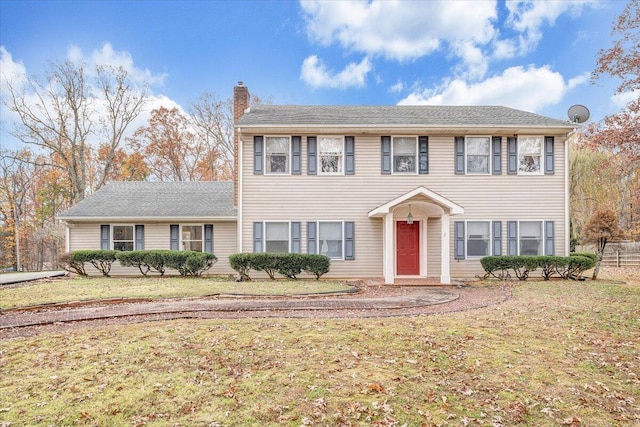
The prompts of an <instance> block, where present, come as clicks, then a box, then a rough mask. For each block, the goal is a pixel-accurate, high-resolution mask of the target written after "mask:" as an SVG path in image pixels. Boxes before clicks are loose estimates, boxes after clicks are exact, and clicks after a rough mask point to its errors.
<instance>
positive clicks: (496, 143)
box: [491, 136, 502, 175]
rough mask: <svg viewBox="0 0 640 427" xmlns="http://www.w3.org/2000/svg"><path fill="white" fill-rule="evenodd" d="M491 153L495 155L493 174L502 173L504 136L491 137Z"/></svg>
mask: <svg viewBox="0 0 640 427" xmlns="http://www.w3.org/2000/svg"><path fill="white" fill-rule="evenodd" d="M491 154H492V157H493V174H494V175H502V137H501V136H494V137H492V138H491Z"/></svg>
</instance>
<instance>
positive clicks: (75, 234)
mask: <svg viewBox="0 0 640 427" xmlns="http://www.w3.org/2000/svg"><path fill="white" fill-rule="evenodd" d="M176 223H177V222H171V223H168V222H167V223H153V224H148V223H147V224H144V247H145V249H169V248H170V240H169V225H170V224H176ZM101 224H108V222H101V223H75V224H70V225H69V246H70V247H69V249H70V250H71V251H76V250H81V249H100V225H101ZM109 224H111V225H114V224H123V225H132V224H131V223H115V222H113V223H109ZM181 224H188V223H181ZM198 224H200V223H198ZM213 233H214V234H213V252H214V254H215V255H216V256H217V257H218V262H216V264H215V265H214V266H213V267H212V268H211V269H210V270H209V271H208V272H207V274H233V273H234V271H233V269H231V267H230V266H229V255H230V254H232V253H235V252H236V236H237V227H236V223H235V222H217V223H216V222H214V223H213ZM87 272H89V273H90V274H101V273H100V272H99V271H98V270H96V269H95V268H93V266H91V265H89V266H88V268H87ZM167 273H168V274H177V272H175V271H168V272H167ZM139 274H140V271H139V270H138V269H137V268H131V267H122V266H121V265H120V264H119V263H115V264H114V265H113V267H112V269H111V275H114V276H117V275H139ZM150 274H157V273H150Z"/></svg>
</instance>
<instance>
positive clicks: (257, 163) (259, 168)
mask: <svg viewBox="0 0 640 427" xmlns="http://www.w3.org/2000/svg"><path fill="white" fill-rule="evenodd" d="M263 157H264V138H263V137H262V136H254V137H253V174H254V175H262V174H263V173H264V168H263V166H264V160H263Z"/></svg>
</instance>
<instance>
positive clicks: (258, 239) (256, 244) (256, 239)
mask: <svg viewBox="0 0 640 427" xmlns="http://www.w3.org/2000/svg"><path fill="white" fill-rule="evenodd" d="M263 251H264V249H263V248H262V223H261V222H254V223H253V252H254V253H258V252H263Z"/></svg>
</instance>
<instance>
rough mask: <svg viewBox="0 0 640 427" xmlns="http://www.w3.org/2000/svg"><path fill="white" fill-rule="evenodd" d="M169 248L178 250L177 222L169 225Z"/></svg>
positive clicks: (178, 234) (178, 230)
mask: <svg viewBox="0 0 640 427" xmlns="http://www.w3.org/2000/svg"><path fill="white" fill-rule="evenodd" d="M169 249H171V250H172V251H179V250H180V226H179V225H178V224H171V225H170V226H169Z"/></svg>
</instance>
